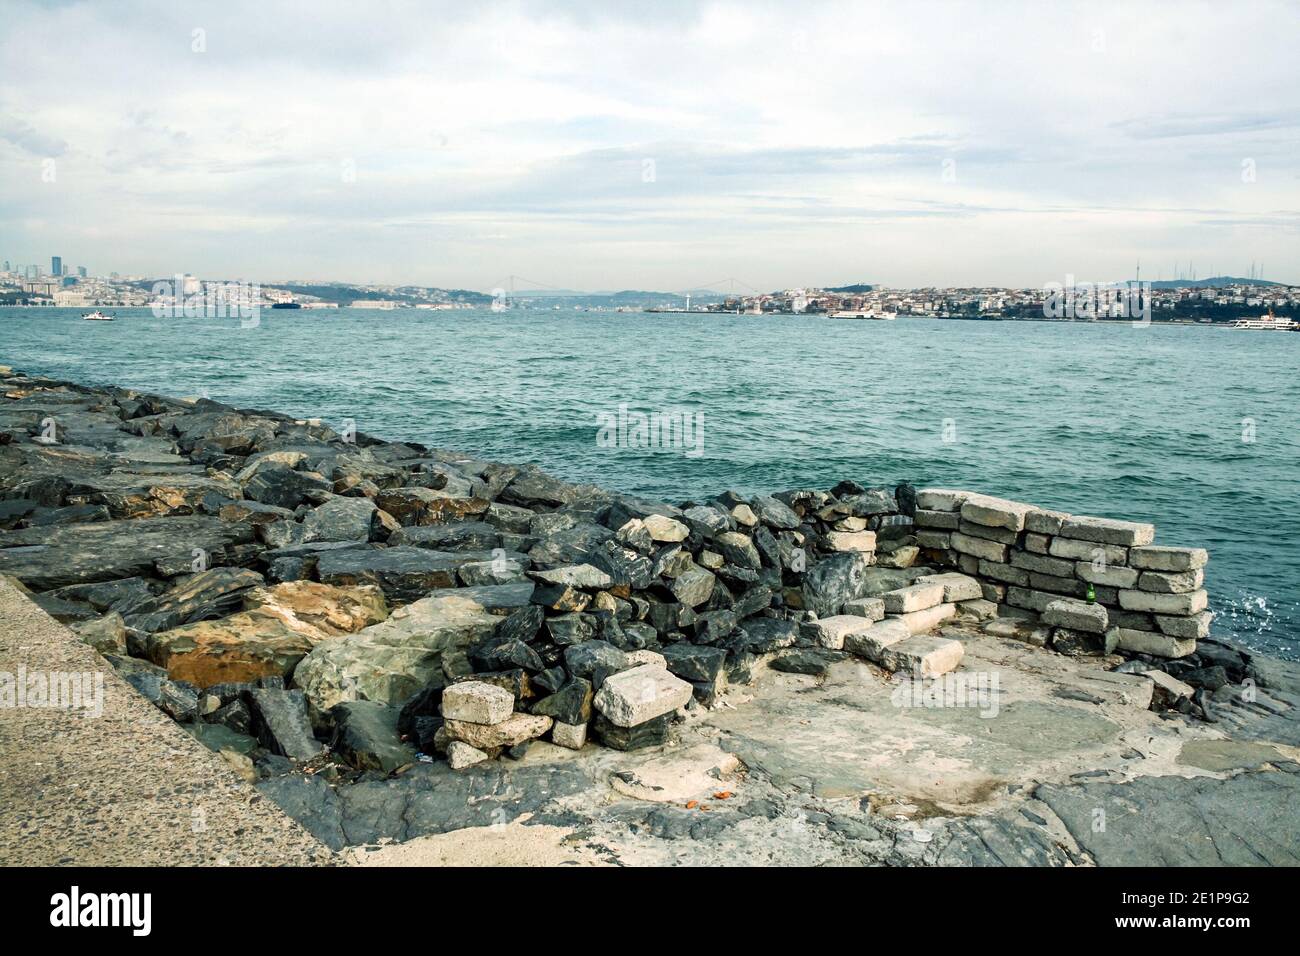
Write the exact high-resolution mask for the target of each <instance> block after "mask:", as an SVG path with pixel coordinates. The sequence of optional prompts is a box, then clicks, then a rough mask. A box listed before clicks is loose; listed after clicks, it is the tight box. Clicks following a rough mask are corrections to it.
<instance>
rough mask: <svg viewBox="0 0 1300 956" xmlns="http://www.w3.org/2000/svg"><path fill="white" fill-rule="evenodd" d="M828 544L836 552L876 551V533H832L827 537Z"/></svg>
mask: <svg viewBox="0 0 1300 956" xmlns="http://www.w3.org/2000/svg"><path fill="white" fill-rule="evenodd" d="M826 543H827V544H829V545H830V546H831V549H832V550H834V551H861V552H866V553H869V552H872V551H875V550H876V533H875V532H874V531H831V532H829V533H828V534H827V535H826Z"/></svg>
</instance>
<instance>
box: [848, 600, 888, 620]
mask: <svg viewBox="0 0 1300 956" xmlns="http://www.w3.org/2000/svg"><path fill="white" fill-rule="evenodd" d="M843 612H844V613H845V614H851V615H853V616H854V617H861V618H865V619H866V620H868V621H883V620H884V619H885V602H884V601H883V600H881V599H880V598H878V597H864V598H855V599H854V600H852V601H845V602H844V608H843Z"/></svg>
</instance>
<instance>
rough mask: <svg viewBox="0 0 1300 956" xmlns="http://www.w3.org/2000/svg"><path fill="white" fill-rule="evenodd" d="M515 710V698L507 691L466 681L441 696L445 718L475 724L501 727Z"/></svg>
mask: <svg viewBox="0 0 1300 956" xmlns="http://www.w3.org/2000/svg"><path fill="white" fill-rule="evenodd" d="M514 709H515V695H514V694H512V693H510V691H508V690H506V689H505V688H504V687H497V686H496V685H495V684H488V683H484V682H483V681H477V680H467V681H461V682H460V683H458V684H452V685H451V686H450V687H448V688H447V689H446V690H444V691H443V692H442V716H443V717H444V718H446V719H447V720H463V721H468V722H469V723H473V724H499V723H501V721H503V720H505V719H506V718H507V717H509V716H510V715H511V714H512V713H513V712H514Z"/></svg>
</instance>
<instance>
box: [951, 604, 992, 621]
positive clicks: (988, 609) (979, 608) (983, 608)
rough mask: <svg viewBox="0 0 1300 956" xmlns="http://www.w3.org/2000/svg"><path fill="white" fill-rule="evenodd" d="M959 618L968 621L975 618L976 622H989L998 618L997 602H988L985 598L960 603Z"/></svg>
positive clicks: (958, 605) (958, 608)
mask: <svg viewBox="0 0 1300 956" xmlns="http://www.w3.org/2000/svg"><path fill="white" fill-rule="evenodd" d="M957 616H958V617H959V618H961V617H965V618H967V619H969V618H974V619H975V620H976V621H988V620H991V619H992V618H995V617H997V616H998V605H997V602H996V601H986V600H984V598H975V599H974V600H971V601H958V602H957Z"/></svg>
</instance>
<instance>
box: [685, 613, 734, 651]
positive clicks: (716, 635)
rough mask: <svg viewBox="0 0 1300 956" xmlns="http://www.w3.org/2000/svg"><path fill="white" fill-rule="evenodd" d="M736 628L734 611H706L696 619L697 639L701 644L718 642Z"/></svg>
mask: <svg viewBox="0 0 1300 956" xmlns="http://www.w3.org/2000/svg"><path fill="white" fill-rule="evenodd" d="M735 629H736V615H735V613H734V612H733V611H729V610H717V611H706V612H705V613H703V614H701V615H700V616H699V617H697V618H696V619H695V640H696V641H697V642H698V643H700V644H716V643H717V642H718V641H721V640H724V639H725V638H727V637H729V636H730V635H731V632H732V631H734V630H735Z"/></svg>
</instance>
